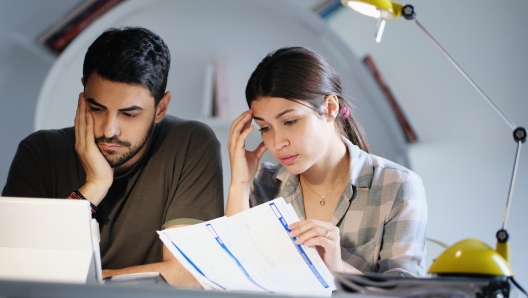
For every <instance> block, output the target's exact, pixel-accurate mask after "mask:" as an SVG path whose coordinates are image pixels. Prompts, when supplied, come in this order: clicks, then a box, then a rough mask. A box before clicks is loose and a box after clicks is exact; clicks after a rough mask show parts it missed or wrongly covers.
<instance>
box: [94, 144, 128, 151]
mask: <svg viewBox="0 0 528 298" xmlns="http://www.w3.org/2000/svg"><path fill="white" fill-rule="evenodd" d="M99 147H100V148H101V149H102V150H107V151H116V150H119V149H121V147H122V146H120V145H117V144H107V143H99Z"/></svg>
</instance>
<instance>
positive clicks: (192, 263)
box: [171, 241, 226, 290]
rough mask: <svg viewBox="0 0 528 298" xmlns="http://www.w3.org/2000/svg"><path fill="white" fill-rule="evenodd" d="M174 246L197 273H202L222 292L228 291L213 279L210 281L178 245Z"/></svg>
mask: <svg viewBox="0 0 528 298" xmlns="http://www.w3.org/2000/svg"><path fill="white" fill-rule="evenodd" d="M171 243H172V245H174V247H176V249H177V250H178V251H179V252H180V253H181V255H182V256H183V257H184V258H185V259H186V260H187V262H189V264H191V265H192V266H193V267H194V269H196V271H198V273H200V274H201V275H202V276H203V277H205V278H206V279H207V280H208V281H210V282H212V283H214V284H215V285H217V286H219V287H220V288H222V290H226V288H224V287H222V286H221V285H219V284H217V283H216V282H214V281H212V280H211V279H209V277H207V276H206V275H205V274H204V273H203V272H202V270H200V268H198V266H196V264H194V262H193V261H191V259H189V257H187V255H186V254H184V253H183V251H182V250H181V249H180V248H179V247H178V245H176V243H174V242H172V241H171Z"/></svg>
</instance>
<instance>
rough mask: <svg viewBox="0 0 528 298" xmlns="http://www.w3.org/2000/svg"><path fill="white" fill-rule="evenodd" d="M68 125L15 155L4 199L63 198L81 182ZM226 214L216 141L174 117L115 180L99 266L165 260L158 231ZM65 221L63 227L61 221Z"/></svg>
mask: <svg viewBox="0 0 528 298" xmlns="http://www.w3.org/2000/svg"><path fill="white" fill-rule="evenodd" d="M74 145H75V133H74V129H73V127H69V128H64V129H59V130H42V131H38V132H35V133H33V134H31V135H30V136H28V137H27V138H26V139H24V140H23V141H22V142H21V143H20V145H19V147H18V150H17V153H16V155H15V158H14V160H13V163H12V164H11V168H10V170H9V175H8V178H7V182H6V185H5V187H4V190H3V191H2V196H13V197H36V198H66V197H68V196H69V195H70V193H71V192H72V190H74V189H76V188H79V187H81V186H82V185H83V184H84V183H85V177H86V175H85V172H84V169H83V167H82V164H81V162H80V160H79V158H78V157H77V154H76V152H75V149H74ZM223 214H224V200H223V186H222V164H221V155H220V143H219V142H218V140H217V138H216V136H215V134H214V132H213V131H212V130H211V129H210V128H209V127H208V126H207V125H205V124H203V123H201V122H197V121H186V120H182V119H179V118H176V117H172V116H165V118H164V119H163V120H162V121H160V122H159V123H157V124H156V125H155V126H154V129H153V131H152V136H151V138H150V141H149V144H148V149H147V150H146V151H145V154H144V155H143V156H142V157H141V159H140V160H139V161H138V162H137V163H136V164H135V165H134V166H133V168H132V169H130V171H129V172H128V173H126V174H125V175H123V176H120V177H114V182H113V184H112V186H111V187H110V189H109V190H108V193H107V195H106V196H105V198H104V199H103V200H102V201H101V203H100V204H99V206H98V211H97V213H96V214H95V218H96V219H97V221H98V222H99V228H100V232H101V243H100V244H101V259H102V267H103V269H119V268H124V267H129V266H134V265H142V264H149V263H154V262H160V261H162V242H161V240H159V238H158V235H157V233H156V230H161V229H163V228H165V227H169V226H173V225H178V224H193V223H197V222H200V221H207V220H210V219H213V218H216V217H220V216H223ZM65 224H67V223H65Z"/></svg>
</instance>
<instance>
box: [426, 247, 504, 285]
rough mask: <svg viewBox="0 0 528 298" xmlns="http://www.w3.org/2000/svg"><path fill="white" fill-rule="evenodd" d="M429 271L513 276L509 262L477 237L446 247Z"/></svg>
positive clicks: (440, 273) (433, 272) (434, 272)
mask: <svg viewBox="0 0 528 298" xmlns="http://www.w3.org/2000/svg"><path fill="white" fill-rule="evenodd" d="M429 273H432V274H439V275H448V274H449V275H451V274H458V275H475V274H476V275H493V276H513V271H512V269H511V267H510V264H509V263H508V262H507V261H506V260H505V259H504V258H503V257H502V256H501V255H500V254H499V253H498V252H497V251H495V250H494V249H492V248H491V247H489V246H488V245H487V244H485V243H484V242H482V241H480V240H477V239H472V238H470V239H465V240H462V241H459V242H457V243H455V244H453V245H452V246H450V247H449V248H447V249H446V250H445V251H444V252H443V253H442V254H441V255H440V256H438V258H436V260H434V262H433V264H432V265H431V268H429Z"/></svg>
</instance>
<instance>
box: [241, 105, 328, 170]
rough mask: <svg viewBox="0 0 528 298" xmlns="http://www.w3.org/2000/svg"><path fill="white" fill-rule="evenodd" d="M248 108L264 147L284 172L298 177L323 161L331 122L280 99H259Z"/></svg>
mask: <svg viewBox="0 0 528 298" xmlns="http://www.w3.org/2000/svg"><path fill="white" fill-rule="evenodd" d="M306 105H308V103H306ZM310 107H311V106H310ZM251 109H252V110H253V118H254V119H255V122H256V123H257V125H258V126H259V127H260V132H261V135H262V140H263V141H264V144H265V145H266V148H267V149H268V150H269V151H270V153H271V154H272V155H273V157H275V159H277V160H278V161H279V162H280V163H281V164H282V165H283V166H284V167H285V168H286V170H287V171H288V172H290V173H291V174H294V175H296V174H300V173H303V172H305V171H306V170H308V169H309V168H311V167H312V166H313V165H314V164H317V163H318V162H319V163H322V162H324V160H325V156H326V154H328V153H329V151H328V149H329V148H330V146H331V145H330V143H331V141H332V140H334V139H335V133H336V132H335V128H334V122H333V120H332V119H329V117H326V116H325V115H323V116H319V115H318V114H317V113H316V112H315V111H314V110H313V109H310V108H308V107H307V106H305V105H304V104H300V103H297V102H295V101H292V100H287V99H284V98H280V97H261V98H259V99H257V100H254V101H253V102H252V103H251ZM323 112H327V111H326V110H324V111H323Z"/></svg>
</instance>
